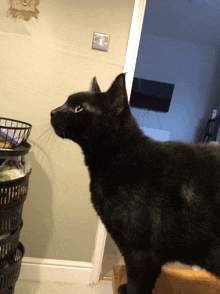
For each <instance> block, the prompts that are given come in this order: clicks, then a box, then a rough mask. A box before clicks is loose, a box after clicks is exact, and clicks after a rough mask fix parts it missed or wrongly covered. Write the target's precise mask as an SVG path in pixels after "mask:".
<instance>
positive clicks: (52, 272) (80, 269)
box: [19, 257, 92, 285]
mask: <svg viewBox="0 0 220 294" xmlns="http://www.w3.org/2000/svg"><path fill="white" fill-rule="evenodd" d="M91 275H92V263H90V262H78V261H69V260H54V259H41V258H30V257H24V258H23V260H22V266H21V271H20V276H19V279H24V280H32V281H40V282H46V281H47V282H60V283H74V284H75V283H77V284H83V285H89V284H90V280H91Z"/></svg>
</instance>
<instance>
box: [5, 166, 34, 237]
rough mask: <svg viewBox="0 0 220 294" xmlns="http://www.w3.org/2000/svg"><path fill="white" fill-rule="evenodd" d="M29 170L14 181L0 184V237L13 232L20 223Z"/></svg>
mask: <svg viewBox="0 0 220 294" xmlns="http://www.w3.org/2000/svg"><path fill="white" fill-rule="evenodd" d="M30 174H31V170H30V171H29V172H28V173H27V174H26V175H25V176H24V177H21V178H18V179H15V180H11V181H5V182H0V235H4V234H7V233H9V232H11V231H13V230H15V229H16V228H17V227H18V226H19V224H20V223H21V221H22V211H23V205H24V201H25V199H26V197H27V192H28V184H29V176H30Z"/></svg>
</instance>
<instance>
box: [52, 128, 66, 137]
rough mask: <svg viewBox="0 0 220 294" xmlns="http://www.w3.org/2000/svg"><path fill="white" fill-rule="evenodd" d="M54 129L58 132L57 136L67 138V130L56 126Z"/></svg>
mask: <svg viewBox="0 0 220 294" xmlns="http://www.w3.org/2000/svg"><path fill="white" fill-rule="evenodd" d="M54 131H55V133H56V135H57V136H59V137H60V138H62V139H66V134H65V131H64V130H62V129H58V128H54Z"/></svg>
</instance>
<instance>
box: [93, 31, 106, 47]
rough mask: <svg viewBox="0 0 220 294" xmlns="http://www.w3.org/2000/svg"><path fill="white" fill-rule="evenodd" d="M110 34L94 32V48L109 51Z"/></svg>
mask: <svg viewBox="0 0 220 294" xmlns="http://www.w3.org/2000/svg"><path fill="white" fill-rule="evenodd" d="M108 44H109V35H105V34H100V33H94V34H93V41H92V49H96V50H102V51H108Z"/></svg>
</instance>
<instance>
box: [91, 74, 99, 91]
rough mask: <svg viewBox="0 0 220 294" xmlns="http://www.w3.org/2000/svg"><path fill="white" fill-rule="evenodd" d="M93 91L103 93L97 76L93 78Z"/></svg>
mask: <svg viewBox="0 0 220 294" xmlns="http://www.w3.org/2000/svg"><path fill="white" fill-rule="evenodd" d="M92 92H98V93H101V90H100V88H99V85H98V83H97V80H96V77H94V78H93V80H92Z"/></svg>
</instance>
